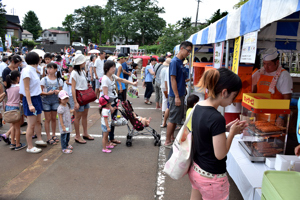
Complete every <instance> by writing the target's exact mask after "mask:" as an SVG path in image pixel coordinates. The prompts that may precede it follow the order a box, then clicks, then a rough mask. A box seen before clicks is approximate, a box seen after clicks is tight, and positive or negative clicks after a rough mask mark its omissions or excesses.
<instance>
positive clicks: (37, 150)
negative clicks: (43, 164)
mask: <svg viewBox="0 0 300 200" xmlns="http://www.w3.org/2000/svg"><path fill="white" fill-rule="evenodd" d="M26 152H27V153H40V152H42V149H39V148H36V147H32V148H31V149H28V148H27V149H26Z"/></svg>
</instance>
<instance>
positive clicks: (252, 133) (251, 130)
mask: <svg viewBox="0 0 300 200" xmlns="http://www.w3.org/2000/svg"><path fill="white" fill-rule="evenodd" d="M279 128H281V127H279ZM253 129H254V131H253ZM281 129H282V130H281V131H276V132H262V131H261V130H259V129H257V128H256V127H255V125H249V127H248V128H247V130H248V132H249V133H250V134H251V135H256V136H270V135H278V136H281V135H284V134H285V133H284V132H283V130H285V129H284V128H281Z"/></svg>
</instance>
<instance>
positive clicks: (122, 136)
mask: <svg viewBox="0 0 300 200" xmlns="http://www.w3.org/2000/svg"><path fill="white" fill-rule="evenodd" d="M42 135H46V132H42ZM55 135H57V136H60V133H55ZM89 135H90V136H92V137H94V138H102V135H95V134H89ZM70 136H71V137H75V134H74V133H72V134H70ZM115 138H119V139H126V138H127V135H116V136H115ZM162 138H163V139H164V140H165V137H162ZM134 139H138V140H140V139H152V140H153V136H134Z"/></svg>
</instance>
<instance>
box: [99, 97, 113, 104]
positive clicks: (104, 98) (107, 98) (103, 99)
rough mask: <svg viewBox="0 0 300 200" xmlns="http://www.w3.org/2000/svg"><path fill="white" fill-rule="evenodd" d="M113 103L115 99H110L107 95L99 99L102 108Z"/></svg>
mask: <svg viewBox="0 0 300 200" xmlns="http://www.w3.org/2000/svg"><path fill="white" fill-rule="evenodd" d="M113 101H114V99H113V98H109V96H107V95H102V96H101V97H100V98H99V104H100V105H101V106H105V105H106V104H108V103H111V102H113Z"/></svg>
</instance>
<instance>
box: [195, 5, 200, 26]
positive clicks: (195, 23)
mask: <svg viewBox="0 0 300 200" xmlns="http://www.w3.org/2000/svg"><path fill="white" fill-rule="evenodd" d="M197 2H198V6H197V14H196V23H195V27H197V22H198V11H199V3H200V2H201V0H197Z"/></svg>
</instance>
